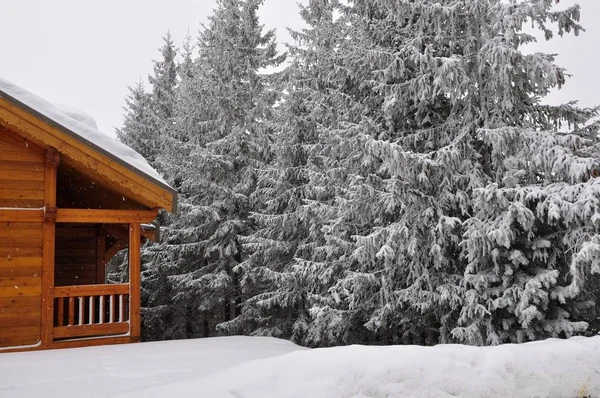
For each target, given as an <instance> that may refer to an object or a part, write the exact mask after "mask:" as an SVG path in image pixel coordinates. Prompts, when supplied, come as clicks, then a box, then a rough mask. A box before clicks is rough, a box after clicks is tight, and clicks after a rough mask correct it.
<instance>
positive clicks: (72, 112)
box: [54, 103, 98, 130]
mask: <svg viewBox="0 0 600 398" xmlns="http://www.w3.org/2000/svg"><path fill="white" fill-rule="evenodd" d="M54 106H55V107H57V108H58V110H59V111H61V112H62V113H64V114H65V115H67V116H68V117H70V118H71V119H74V120H76V121H78V122H81V123H83V124H85V125H88V126H90V127H92V128H95V129H96V130H98V123H96V119H94V117H93V116H92V115H90V114H88V113H86V112H84V111H82V110H81V109H77V108H74V107H72V106H69V105H65V104H57V103H54Z"/></svg>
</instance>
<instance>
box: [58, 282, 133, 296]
mask: <svg viewBox="0 0 600 398" xmlns="http://www.w3.org/2000/svg"><path fill="white" fill-rule="evenodd" d="M128 293H129V284H128V283H118V284H102V285H77V286H60V287H56V288H54V296H55V297H80V296H103V295H111V294H128Z"/></svg>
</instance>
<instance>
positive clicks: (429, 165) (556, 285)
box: [332, 0, 597, 344]
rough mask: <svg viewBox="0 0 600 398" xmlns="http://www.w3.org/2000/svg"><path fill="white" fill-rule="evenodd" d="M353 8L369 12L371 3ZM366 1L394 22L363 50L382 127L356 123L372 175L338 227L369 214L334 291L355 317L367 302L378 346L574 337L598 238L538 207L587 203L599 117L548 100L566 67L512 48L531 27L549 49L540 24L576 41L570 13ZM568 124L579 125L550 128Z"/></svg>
mask: <svg viewBox="0 0 600 398" xmlns="http://www.w3.org/2000/svg"><path fill="white" fill-rule="evenodd" d="M352 4H353V7H352V9H354V10H358V11H359V12H360V13H362V14H363V15H365V16H369V15H372V11H373V10H374V8H375V7H374V6H373V4H371V3H370V2H361V1H358V0H357V1H355V2H352ZM375 5H376V6H378V7H384V10H385V11H386V12H383V13H382V14H381V16H382V17H384V18H383V20H384V21H383V22H384V23H386V24H389V23H393V26H391V27H390V28H388V29H386V30H381V29H379V30H377V32H378V33H379V39H378V40H377V38H376V41H375V42H372V41H371V43H370V44H369V46H368V47H362V51H363V54H364V56H365V57H369V59H370V60H371V62H372V64H373V72H374V75H375V76H376V81H377V85H376V86H375V87H374V90H375V91H377V92H379V93H381V94H383V95H384V101H383V103H382V107H381V110H382V111H383V116H384V117H383V119H378V118H372V119H371V120H364V121H363V123H362V126H363V127H362V130H363V131H365V132H370V133H369V134H363V135H362V142H363V144H362V145H361V147H363V148H365V149H366V152H365V153H364V154H363V157H366V158H367V159H375V160H378V161H379V162H380V167H379V169H378V170H377V172H375V173H368V174H365V173H362V174H361V173H356V174H355V176H354V177H352V185H351V189H350V190H349V192H348V193H347V195H346V197H345V198H344V200H343V201H342V202H341V204H342V207H341V212H340V214H341V216H342V219H343V220H345V219H354V220H362V222H363V225H364V226H365V227H366V229H367V231H366V232H367V233H365V231H364V230H362V231H361V230H358V233H356V234H355V235H354V238H355V239H356V248H355V249H354V250H353V251H352V255H351V259H352V260H353V262H351V263H350V266H349V268H348V270H347V273H346V277H345V278H343V279H341V280H340V281H339V282H338V283H337V284H336V286H335V287H334V289H333V290H332V291H333V293H334V295H335V296H336V297H338V298H339V300H341V301H342V302H345V303H346V304H347V305H348V308H349V309H352V308H365V304H367V306H366V309H368V310H369V311H370V312H371V317H370V319H369V321H368V322H367V323H366V324H365V326H366V327H367V328H368V329H369V330H372V331H380V332H381V331H383V332H384V335H383V336H382V337H384V341H385V342H396V341H403V340H404V341H409V342H419V343H432V342H436V341H438V340H439V341H442V342H447V341H452V339H454V338H455V339H458V340H459V341H462V342H466V343H469V344H497V343H500V342H521V341H525V340H529V339H537V338H543V337H548V336H570V335H572V334H573V333H576V332H581V331H583V330H584V329H585V324H584V323H582V322H577V320H576V319H569V318H570V317H571V316H574V315H576V314H578V315H580V314H581V312H582V311H583V310H584V308H585V307H586V306H587V305H588V304H589V303H585V301H586V300H585V295H583V296H580V297H579V298H578V299H576V295H577V294H578V293H579V292H582V293H585V288H584V281H585V277H584V275H586V274H587V273H589V272H590V270H591V268H590V267H589V266H588V267H587V268H585V267H584V264H588V263H589V262H590V257H589V252H588V251H593V250H595V249H593V247H594V245H593V242H594V236H595V231H596V230H595V228H594V227H593V225H592V224H591V223H589V222H586V221H584V220H583V218H585V214H586V213H584V212H582V213H581V214H580V215H579V217H580V218H578V217H575V216H574V215H573V214H572V213H573V210H572V209H569V208H568V206H564V207H563V208H562V209H561V210H560V211H559V210H555V212H552V211H549V210H548V209H550V208H552V207H551V206H549V203H548V202H546V205H545V207H544V205H543V204H542V203H544V200H545V198H547V197H555V196H554V195H558V197H564V198H565V200H566V198H567V197H568V198H569V199H568V200H566V201H575V202H577V199H578V198H579V194H576V193H575V192H581V195H591V197H593V196H594V195H595V194H596V192H595V191H594V189H593V188H592V187H593V185H594V181H593V180H589V176H590V175H592V174H593V170H595V169H596V167H597V158H596V155H595V153H597V147H596V145H597V139H596V138H595V134H596V133H595V131H596V128H595V126H592V127H589V128H584V129H582V128H581V126H582V125H583V123H584V122H585V121H586V120H588V119H589V118H590V117H591V116H593V115H594V114H595V110H593V111H588V110H581V109H578V108H576V107H575V106H574V105H573V104H567V105H564V106H560V107H552V106H547V105H543V104H542V103H541V98H543V96H544V95H546V94H547V93H548V91H549V90H550V89H552V88H553V87H557V86H560V85H561V84H563V83H564V71H563V70H562V69H561V68H559V67H557V66H555V65H554V64H553V61H554V57H553V56H549V55H545V54H532V55H525V54H523V53H522V52H521V50H520V47H521V46H522V45H524V44H526V43H528V42H531V41H532V40H534V38H533V37H532V36H531V35H529V34H527V33H525V32H523V31H522V27H523V24H524V23H525V22H527V20H528V19H531V20H532V21H533V22H534V23H535V24H536V25H537V26H539V27H540V28H541V29H542V30H543V32H544V34H545V36H546V38H547V39H549V38H551V36H552V32H551V30H550V29H549V28H548V27H547V26H546V23H547V22H556V23H557V25H558V31H559V34H562V33H564V32H570V31H574V32H575V33H577V32H578V31H579V30H580V27H579V26H578V25H577V24H576V22H575V21H576V20H577V19H578V17H579V11H578V8H577V7H572V8H569V9H567V10H565V11H551V7H552V2H551V1H549V0H548V1H523V2H513V1H511V2H504V1H500V0H474V1H470V2H466V3H465V2H454V1H440V2H435V3H433V2H428V1H416V2H408V1H406V2H405V1H401V2H398V1H391V0H379V1H376V2H375ZM365 13H366V14H365ZM390 33H393V35H390ZM386 36H387V39H386ZM358 43H361V42H358ZM364 43H369V42H368V41H365V42H364ZM561 122H568V123H571V124H572V126H573V127H574V128H575V131H573V132H571V133H561V132H558V131H557V129H558V127H559V126H560V123H561ZM567 164H568V165H569V166H566V165H567ZM559 165H563V166H559ZM571 165H572V166H571ZM586 176H587V177H586ZM581 184H583V185H581ZM584 188H585V189H584ZM590 189H591V190H590ZM530 192H535V193H531V194H530ZM553 192H554V193H553ZM549 200H550V202H551V201H552V200H554V199H549ZM552 209H553V210H554V208H552ZM589 211H590V210H588V212H589ZM587 214H593V213H587ZM573 218H575V219H578V220H579V221H574V220H573ZM561 223H562V224H561ZM561 227H562V228H561ZM571 228H572V229H571ZM583 230H585V232H583ZM336 235H339V233H337V234H336ZM586 250H587V251H586ZM571 251H572V252H571ZM580 252H582V253H586V255H585V256H583V255H582V254H579V253H580ZM559 253H561V255H559ZM565 253H567V254H566V255H565ZM584 258H585V260H584ZM578 260H579V263H578ZM575 264H577V265H578V266H577V267H575ZM588 265H589V264H588ZM584 270H585V271H584ZM582 299H583V300H582ZM369 303H370V304H369ZM457 325H459V327H456V326H457ZM432 329H433V330H432ZM433 331H435V332H434V333H433V334H432V332H433ZM406 338H409V339H408V340H406Z"/></svg>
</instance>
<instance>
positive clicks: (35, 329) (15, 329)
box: [0, 325, 40, 338]
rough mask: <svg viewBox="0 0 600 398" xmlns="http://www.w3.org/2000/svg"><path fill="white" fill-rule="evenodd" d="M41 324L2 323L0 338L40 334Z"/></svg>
mask: <svg viewBox="0 0 600 398" xmlns="http://www.w3.org/2000/svg"><path fill="white" fill-rule="evenodd" d="M39 335H40V327H39V326H1V325H0V338H1V337H19V336H39Z"/></svg>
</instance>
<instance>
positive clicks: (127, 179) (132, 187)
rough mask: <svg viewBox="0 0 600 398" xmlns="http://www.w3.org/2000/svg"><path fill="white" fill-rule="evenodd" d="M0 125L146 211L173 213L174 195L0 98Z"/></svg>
mask: <svg viewBox="0 0 600 398" xmlns="http://www.w3.org/2000/svg"><path fill="white" fill-rule="evenodd" d="M0 122H2V124H4V125H5V126H7V127H9V128H11V129H13V130H15V131H17V132H18V133H19V134H20V135H22V136H23V137H25V138H27V139H29V140H32V141H33V142H34V143H36V144H37V145H39V146H41V147H54V148H61V152H62V153H63V155H64V156H65V157H66V159H65V160H66V162H68V163H70V164H74V165H76V166H77V167H76V168H78V169H82V170H86V171H87V172H88V173H89V174H91V175H93V176H94V177H96V178H97V179H101V180H102V181H106V183H107V184H109V186H112V187H114V188H115V190H117V191H119V192H121V193H123V194H124V195H125V196H127V197H130V198H133V199H135V200H136V201H138V202H140V203H142V204H144V205H147V206H148V207H162V208H165V209H168V210H171V211H173V210H174V209H173V205H174V195H173V193H172V192H170V191H169V190H167V189H165V188H163V187H162V186H160V185H157V184H156V183H154V182H153V181H151V180H149V179H148V178H145V177H143V176H141V175H139V174H138V173H137V172H135V171H132V170H130V169H129V168H128V167H127V166H124V165H122V164H121V163H120V162H118V161H117V160H113V159H111V158H110V157H108V156H106V155H104V154H102V153H100V152H97V151H96V150H94V149H93V148H91V147H90V146H88V145H87V144H84V143H83V142H81V141H80V140H78V139H76V138H73V137H71V136H70V135H68V134H66V133H65V132H64V131H61V130H60V129H58V128H56V127H54V126H52V125H50V124H48V123H46V122H44V121H43V120H40V119H39V118H37V117H36V116H34V115H31V114H29V113H28V112H27V111H25V110H23V109H21V108H19V107H18V106H16V105H14V104H12V103H10V102H9V101H7V100H6V99H3V98H0Z"/></svg>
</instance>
